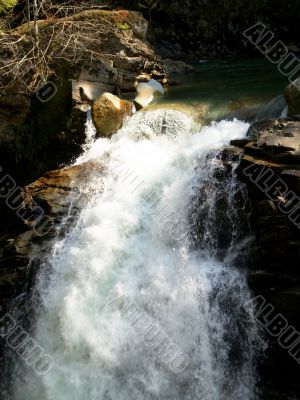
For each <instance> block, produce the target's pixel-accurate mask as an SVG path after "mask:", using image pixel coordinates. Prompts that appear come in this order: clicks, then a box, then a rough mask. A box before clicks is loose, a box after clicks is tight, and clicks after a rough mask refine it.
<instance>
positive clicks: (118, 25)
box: [117, 22, 130, 30]
mask: <svg viewBox="0 0 300 400" xmlns="http://www.w3.org/2000/svg"><path fill="white" fill-rule="evenodd" d="M117 27H118V28H119V29H123V30H128V29H130V26H129V25H128V24H127V22H124V23H122V22H117Z"/></svg>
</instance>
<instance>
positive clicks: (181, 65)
mask: <svg viewBox="0 0 300 400" xmlns="http://www.w3.org/2000/svg"><path fill="white" fill-rule="evenodd" d="M163 64H164V69H165V71H166V72H167V74H183V73H188V72H194V71H195V69H194V67H193V66H192V65H189V64H186V63H185V62H183V61H176V60H171V59H169V58H165V59H164V60H163Z"/></svg>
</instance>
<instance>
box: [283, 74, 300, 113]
mask: <svg viewBox="0 0 300 400" xmlns="http://www.w3.org/2000/svg"><path fill="white" fill-rule="evenodd" d="M284 97H285V99H286V102H287V103H288V106H289V111H288V114H289V115H290V116H291V115H300V78H298V79H296V80H295V81H294V82H292V83H291V84H290V85H289V86H288V87H287V88H286V89H285V91H284Z"/></svg>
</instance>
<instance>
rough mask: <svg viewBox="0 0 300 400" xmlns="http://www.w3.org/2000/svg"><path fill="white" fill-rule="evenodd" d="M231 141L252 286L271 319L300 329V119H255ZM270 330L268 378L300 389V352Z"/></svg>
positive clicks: (265, 368)
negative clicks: (245, 205) (242, 193)
mask: <svg viewBox="0 0 300 400" xmlns="http://www.w3.org/2000/svg"><path fill="white" fill-rule="evenodd" d="M231 145H233V146H234V147H235V148H236V150H235V151H237V152H238V153H239V155H240V163H239V167H238V169H237V174H238V178H239V180H240V181H241V182H243V183H244V184H245V186H246V189H247V193H248V201H249V223H250V230H251V234H252V240H251V241H250V243H249V245H248V251H247V252H246V254H247V256H246V259H244V260H242V264H243V267H246V268H247V271H248V272H247V273H248V282H249V286H250V288H251V289H252V290H253V293H254V295H255V296H263V298H264V299H265V301H266V304H271V305H272V307H274V309H273V314H272V315H273V316H272V317H270V318H271V319H272V318H273V317H274V318H275V317H276V316H277V317H278V315H281V316H283V318H284V319H286V321H287V324H288V325H289V326H292V327H294V329H295V330H298V331H300V323H299V321H300V269H299V267H300V121H297V120H294V119H292V118H289V119H280V120H278V119H274V120H267V121H263V122H259V123H255V124H253V125H252V126H251V127H250V129H249V131H248V134H247V138H246V139H241V140H234V141H232V142H231ZM270 315H271V314H270ZM265 322H266V323H267V322H268V321H267V320H266V321H265ZM265 333H266V332H265ZM266 335H267V337H268V341H269V342H270V346H269V348H268V351H267V357H266V358H265V359H264V361H263V365H262V369H263V374H262V375H263V376H264V381H265V382H268V383H269V384H270V385H271V386H273V387H276V388H277V389H278V386H277V385H278V382H280V385H281V388H280V390H282V391H283V392H285V391H287V392H289V393H290V392H291V390H292V391H293V390H298V389H299V388H297V387H296V382H297V380H298V376H299V372H300V366H299V363H297V361H296V360H295V358H298V359H299V355H298V356H297V355H296V357H295V358H293V357H291V355H290V354H289V352H288V350H285V349H283V347H282V346H280V345H279V344H278V341H277V336H276V335H273V338H272V336H270V335H268V334H267V333H266ZM295 352H296V353H295V354H297V349H296V350H295ZM272 398H273V397H272ZM280 398H282V397H280ZM284 398H285V397H284ZM286 398H289V397H286Z"/></svg>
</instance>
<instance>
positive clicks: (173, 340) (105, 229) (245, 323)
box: [14, 110, 257, 400]
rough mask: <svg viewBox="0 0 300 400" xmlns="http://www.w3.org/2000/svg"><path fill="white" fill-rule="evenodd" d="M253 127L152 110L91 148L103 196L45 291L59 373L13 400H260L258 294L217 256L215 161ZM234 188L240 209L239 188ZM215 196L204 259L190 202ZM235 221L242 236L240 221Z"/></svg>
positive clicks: (68, 244)
mask: <svg viewBox="0 0 300 400" xmlns="http://www.w3.org/2000/svg"><path fill="white" fill-rule="evenodd" d="M247 128H248V125H247V124H245V123H243V122H240V121H237V120H235V121H233V122H229V121H221V122H219V123H217V124H212V125H211V126H208V127H204V128H202V129H201V130H200V128H197V127H195V126H194V124H193V122H192V121H191V120H190V118H189V117H187V116H186V115H185V114H183V113H180V112H178V111H163V110H157V111H151V112H150V111H149V112H147V113H144V112H142V113H137V114H136V115H134V116H133V117H132V118H131V119H130V120H129V121H128V122H127V124H126V125H125V126H124V127H123V128H122V129H121V130H120V131H119V132H118V134H117V135H115V136H114V137H113V138H112V139H111V140H109V139H98V140H97V141H96V142H95V143H94V144H92V145H91V146H89V147H88V148H87V150H86V152H85V153H84V154H83V155H82V156H81V157H80V158H79V160H78V161H77V163H82V162H85V161H89V160H93V161H96V162H99V163H103V162H105V163H106V165H107V171H106V174H105V177H104V178H103V179H104V191H103V193H99V192H97V191H96V194H94V195H93V196H91V198H90V200H89V202H88V203H87V204H85V205H84V207H83V210H82V212H81V215H80V216H79V218H78V221H77V223H76V225H75V226H74V227H73V228H72V230H71V231H70V232H69V233H68V234H67V236H66V238H65V239H64V240H58V241H57V242H55V243H53V252H52V255H51V257H50V260H49V263H50V264H51V269H52V275H51V278H50V283H49V285H48V287H47V289H42V288H41V289H40V291H41V296H42V301H43V311H42V312H41V314H40V316H39V318H38V321H37V328H36V333H35V339H36V341H37V342H38V343H40V345H41V346H43V348H44V349H45V350H46V351H47V353H49V354H50V355H51V356H52V357H53V359H54V363H55V364H54V367H53V368H52V370H51V371H50V372H49V373H48V374H46V375H45V376H42V377H38V376H36V375H34V372H32V371H31V370H26V367H24V374H23V379H22V380H20V381H17V382H16V383H15V396H14V400H21V399H22V400H23V399H30V400H54V399H55V400H71V399H72V400H83V399H89V400H120V399H124V400H125V399H126V400H158V399H159V400H179V399H184V400H197V399H199V400H200V399H201V400H239V399H240V400H251V399H254V398H255V396H256V395H255V390H256V389H255V351H254V348H255V341H256V336H257V331H256V326H255V321H254V318H253V312H252V310H251V308H250V306H246V305H245V303H246V301H247V300H248V299H249V298H250V295H249V291H248V288H247V285H246V282H245V278H244V276H243V274H242V273H241V272H239V271H238V270H237V269H236V268H235V267H234V266H233V265H230V263H228V262H225V261H222V260H220V259H219V258H217V257H216V254H215V250H216V249H215V246H218V240H216V237H215V232H216V231H217V229H215V228H216V227H215V224H216V223H217V219H216V214H217V210H216V207H217V202H216V201H213V196H217V195H218V192H217V188H218V183H217V182H216V181H214V179H215V178H214V174H212V173H211V171H212V168H213V167H212V164H211V163H212V161H213V160H212V159H211V158H209V157H207V155H208V154H209V152H210V151H211V150H212V149H220V148H221V147H222V146H223V145H224V144H226V143H229V141H230V140H231V139H234V138H236V137H241V136H243V135H244V134H245V132H246V130H247ZM214 162H215V161H214ZM218 168H221V164H220V163H218ZM93 174H94V172H93V171H91V179H90V181H91V185H95V182H97V179H96V180H95V179H94V178H95V177H93ZM195 185H196V189H195ZM208 185H210V186H209V188H208ZM223 187H224V190H225V191H226V192H227V193H226V196H227V199H228V205H229V206H230V204H231V199H232V198H233V196H234V195H235V190H236V185H235V184H232V181H231V180H230V179H228V180H227V181H226V182H225V183H224V184H223ZM223 187H222V188H223ZM208 189H209V191H208V192H207V193H208V194H209V196H210V197H205V196H204V197H203V201H204V202H206V203H205V204H204V203H203V204H199V207H197V209H199V213H200V214H199V215H198V219H199V218H200V219H201V220H202V225H201V226H202V227H204V231H205V239H204V241H203V243H205V245H204V246H200V249H196V247H195V246H193V247H191V245H190V244H191V232H190V218H191V215H192V214H191V204H192V202H193V201H194V199H195V194H196V193H197V191H199V190H200V191H201V190H202V191H203V190H204V191H205V190H206V191H207V190H208ZM210 199H211V203H209V204H208V203H207V202H209V201H210ZM232 207H233V206H232ZM195 212H196V209H195V207H194V208H193V213H195ZM226 213H227V214H228V213H231V217H230V218H228V221H229V222H228V223H232V224H235V225H234V226H235V227H234V229H233V228H232V227H230V229H229V231H230V232H231V234H232V235H233V236H234V235H235V232H236V229H238V221H237V220H236V218H237V216H236V215H235V214H234V213H233V211H232V209H230V208H229V209H228V210H227V211H226ZM227 214H226V215H227ZM230 221H231V222H230ZM222 229H223V227H222ZM233 236H232V240H231V241H230V246H231V247H230V248H231V251H232V252H233V251H234V246H235V244H237V243H236V241H235V237H236V236H234V237H233ZM42 273H43V272H42ZM40 280H41V281H42V280H43V276H41V279H40ZM124 302H125V305H124ZM132 305H134V307H135V312H137V313H138V314H137V316H138V317H139V319H138V322H136V321H134V320H133V318H132V314H130V312H131V311H130V310H129V308H128V307H129V306H130V307H131V306H132ZM134 307H133V308H134ZM131 310H132V308H131ZM137 310H138V311H137ZM149 321H150V325H149V326H150V327H151V329H152V330H151V329H150V330H149V329H148V330H147V328H148V325H147V324H149ZM143 324H144V325H143ZM146 325H147V327H146ZM151 334H152V335H153V337H152V338H150V336H151ZM154 336H155V337H154ZM154 340H156V342H155V345H154V344H153V343H154ZM161 341H162V343H163V344H160V342H161ZM150 342H151V345H149V343H150ZM166 343H167V345H168V346H169V347H168V349H167V350H166V349H165V348H164V347H163V346H164V345H165V344H166ZM174 352H175V353H174ZM178 354H179V356H178ZM176 357H177V358H176ZM180 357H181V358H180ZM170 360H171V361H170ZM174 360H176V361H174ZM176 363H177V364H176ZM20 368H21V366H20Z"/></svg>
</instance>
